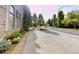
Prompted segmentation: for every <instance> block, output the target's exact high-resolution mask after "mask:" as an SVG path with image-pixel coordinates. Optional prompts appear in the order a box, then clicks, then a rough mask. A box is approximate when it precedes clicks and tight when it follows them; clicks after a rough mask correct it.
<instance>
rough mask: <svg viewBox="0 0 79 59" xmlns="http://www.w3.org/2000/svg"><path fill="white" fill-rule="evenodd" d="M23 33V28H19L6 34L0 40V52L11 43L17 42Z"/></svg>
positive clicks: (6, 48)
mask: <svg viewBox="0 0 79 59" xmlns="http://www.w3.org/2000/svg"><path fill="white" fill-rule="evenodd" d="M24 33H25V31H24V30H20V31H17V32H14V33H12V34H10V35H7V36H6V37H5V38H4V39H3V40H2V41H0V53H2V52H5V51H6V50H8V49H9V48H10V47H11V46H12V45H13V44H17V43H18V42H19V41H20V40H21V38H22V37H23V35H24Z"/></svg>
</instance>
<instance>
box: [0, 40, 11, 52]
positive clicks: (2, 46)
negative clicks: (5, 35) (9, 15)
mask: <svg viewBox="0 0 79 59" xmlns="http://www.w3.org/2000/svg"><path fill="white" fill-rule="evenodd" d="M11 45H12V44H11V40H3V41H1V42H0V53H2V52H4V51H6V50H8V49H9V48H10V47H11Z"/></svg>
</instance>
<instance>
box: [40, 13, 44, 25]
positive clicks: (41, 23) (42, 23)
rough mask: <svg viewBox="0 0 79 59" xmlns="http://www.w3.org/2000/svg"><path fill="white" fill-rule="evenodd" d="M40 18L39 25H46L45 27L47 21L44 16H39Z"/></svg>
mask: <svg viewBox="0 0 79 59" xmlns="http://www.w3.org/2000/svg"><path fill="white" fill-rule="evenodd" d="M38 18H39V20H38V25H39V26H44V25H45V21H44V19H43V16H42V14H39V16H38Z"/></svg>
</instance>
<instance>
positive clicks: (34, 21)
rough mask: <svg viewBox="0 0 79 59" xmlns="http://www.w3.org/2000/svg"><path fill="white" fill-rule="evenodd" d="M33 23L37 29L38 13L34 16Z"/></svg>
mask: <svg viewBox="0 0 79 59" xmlns="http://www.w3.org/2000/svg"><path fill="white" fill-rule="evenodd" d="M32 22H33V26H35V27H37V15H36V13H34V15H33V17H32Z"/></svg>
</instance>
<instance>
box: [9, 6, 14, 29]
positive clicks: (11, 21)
mask: <svg viewBox="0 0 79 59" xmlns="http://www.w3.org/2000/svg"><path fill="white" fill-rule="evenodd" d="M8 22H9V28H10V30H12V29H14V24H15V9H14V7H13V6H9V21H8Z"/></svg>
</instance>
